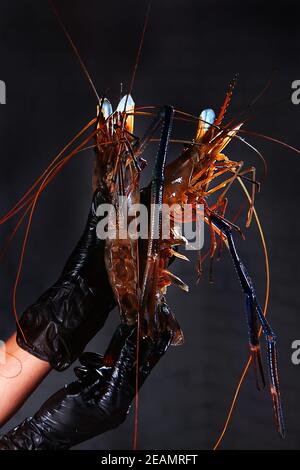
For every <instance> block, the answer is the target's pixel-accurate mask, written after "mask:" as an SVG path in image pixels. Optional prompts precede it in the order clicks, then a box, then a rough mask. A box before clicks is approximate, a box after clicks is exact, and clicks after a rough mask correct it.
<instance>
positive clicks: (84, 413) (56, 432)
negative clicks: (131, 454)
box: [0, 325, 171, 450]
mask: <svg viewBox="0 0 300 470" xmlns="http://www.w3.org/2000/svg"><path fill="white" fill-rule="evenodd" d="M170 340H171V335H170V333H168V332H164V333H162V334H161V335H160V337H159V338H158V339H157V340H156V341H155V342H153V341H151V340H149V339H140V347H139V351H140V354H139V386H140V387H141V386H142V385H143V383H144V381H145V379H146V378H147V377H148V375H149V374H150V372H151V370H152V369H153V367H154V366H155V364H156V363H157V362H158V361H159V359H160V358H161V356H162V355H163V354H164V352H165V351H166V349H167V348H168V346H169V344H170ZM81 364H82V366H81V367H79V368H77V369H75V373H76V375H77V378H78V380H77V381H76V382H73V383H71V384H70V385H68V386H66V387H64V388H63V389H61V390H60V391H58V392H57V393H56V394H54V395H53V396H52V397H51V398H50V399H49V400H48V401H47V402H46V403H45V404H44V405H43V406H42V407H41V409H40V410H39V411H38V413H36V414H35V416H34V417H33V418H29V419H27V420H25V421H24V422H23V423H22V424H21V425H19V426H17V427H16V428H15V429H13V430H12V431H10V432H9V433H8V434H6V435H5V436H3V437H2V438H1V439H0V450H63V449H69V448H70V447H72V446H74V445H76V444H79V443H80V442H83V441H85V440H87V439H90V438H92V437H94V436H97V435H99V434H102V433H104V432H106V431H108V430H110V429H113V428H115V427H117V426H119V425H120V424H121V423H122V422H123V421H124V420H125V418H126V416H127V413H128V411H129V407H130V404H131V402H132V400H133V399H134V396H135V391H136V389H135V381H136V367H135V366H136V327H132V326H127V325H120V326H119V327H118V329H117V330H116V333H115V335H114V337H113V339H112V341H111V343H110V345H109V348H108V350H107V351H106V354H105V356H104V358H103V357H101V356H99V355H98V354H94V353H84V354H83V355H82V357H81Z"/></svg>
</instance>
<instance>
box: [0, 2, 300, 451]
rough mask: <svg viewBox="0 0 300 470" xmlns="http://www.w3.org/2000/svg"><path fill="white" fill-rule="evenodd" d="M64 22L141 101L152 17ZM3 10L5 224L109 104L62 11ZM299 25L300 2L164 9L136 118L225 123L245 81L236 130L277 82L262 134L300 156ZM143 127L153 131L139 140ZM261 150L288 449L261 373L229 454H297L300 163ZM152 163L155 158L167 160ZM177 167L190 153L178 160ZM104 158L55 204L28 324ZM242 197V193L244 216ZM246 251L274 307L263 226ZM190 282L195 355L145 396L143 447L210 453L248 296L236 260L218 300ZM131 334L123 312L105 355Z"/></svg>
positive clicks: (259, 122) (118, 6)
mask: <svg viewBox="0 0 300 470" xmlns="http://www.w3.org/2000/svg"><path fill="white" fill-rule="evenodd" d="M57 7H58V8H59V10H60V12H61V15H62V18H63V19H64V21H65V23H66V24H67V26H68V28H69V30H70V32H71V34H72V36H73V38H74V40H75V42H76V44H77V45H78V48H79V49H80V51H81V54H82V56H83V57H84V60H85V62H86V64H87V66H88V69H89V71H90V73H91V75H92V76H93V78H94V81H95V84H96V86H97V88H98V89H99V92H100V93H102V92H103V91H104V90H106V89H107V88H110V91H109V92H108V94H109V96H110V97H111V99H112V101H113V102H114V103H115V102H116V98H117V96H118V94H119V84H120V82H123V85H124V89H126V87H128V83H129V80H130V73H131V70H132V65H133V62H134V57H135V54H136V50H137V45H138V40H139V36H140V32H141V29H142V24H143V18H144V15H145V11H146V7H147V3H146V2H144V1H137V0H128V1H126V2H122V1H116V2H102V1H101V2H100V1H96V0H85V1H83V0H75V1H74V0H73V1H70V0H57ZM0 8H1V14H0V58H1V59H0V60H1V67H0V71H1V72H0V79H1V80H4V81H5V82H6V86H7V104H6V105H3V106H1V107H0V155H1V157H0V158H1V166H0V188H1V191H0V209H1V213H4V212H5V211H6V210H8V209H9V208H10V207H11V205H12V204H13V203H14V202H15V201H16V199H17V197H18V196H19V195H21V194H22V192H24V190H25V189H26V188H27V187H28V185H29V183H31V182H32V180H33V179H34V178H35V177H37V176H38V174H39V173H40V172H41V170H42V168H44V167H45V166H46V164H47V163H48V162H49V161H50V159H51V157H53V156H54V155H55V154H56V153H57V152H58V150H59V149H60V148H62V146H63V145H64V144H65V143H66V142H67V141H68V140H69V139H70V138H71V137H72V136H73V135H74V134H75V132H76V131H77V130H79V128H80V127H81V126H82V125H83V123H85V122H87V120H88V119H90V118H91V117H92V116H93V115H94V112H95V98H94V96H93V94H92V92H91V89H90V87H89V85H88V83H87V81H86V80H85V78H84V76H83V74H82V71H81V70H80V67H79V65H78V63H77V62H76V59H75V57H74V55H73V53H72V51H71V50H70V48H69V46H68V44H67V41H66V39H65V37H64V35H63V33H62V31H61V29H60V28H59V26H58V23H57V21H56V19H55V17H54V16H53V14H52V12H51V10H50V8H49V5H48V3H47V1H46V0H43V1H41V0H40V1H33V0H27V1H23V2H20V1H16V0H9V1H8V0H2V1H1V5H0ZM299 13H300V8H299V3H298V5H297V2H296V1H295V2H293V1H289V0H285V1H278V2H273V4H272V5H270V6H269V5H268V4H267V3H266V2H265V3H263V2H259V1H245V0H244V1H243V2H240V1H237V0H227V1H226V2H225V1H221V0H210V1H208V2H200V1H196V0H164V1H160V2H159V1H154V2H153V7H152V10H151V15H150V25H149V28H148V31H147V34H146V38H145V44H144V49H143V53H142V58H141V62H140V66H139V69H138V73H137V78H136V83H135V86H134V91H133V95H134V99H135V101H136V103H137V104H139V105H142V104H164V103H171V104H174V105H175V106H176V107H178V108H181V109H183V110H186V111H187V112H191V113H194V114H198V113H199V112H200V111H201V110H202V109H203V108H205V107H213V108H215V109H218V107H219V106H220V103H221V102H222V99H223V97H224V93H225V90H226V87H227V85H228V83H229V81H230V80H231V79H232V77H233V76H234V75H235V73H239V81H238V86H237V89H236V91H235V94H234V99H233V102H232V105H231V108H230V112H229V117H230V116H231V117H232V116H234V115H235V114H236V113H237V111H239V110H241V109H245V108H247V106H248V104H249V102H251V101H252V100H253V98H254V97H255V96H256V95H257V94H258V93H259V92H260V91H261V90H262V89H263V88H264V86H265V84H266V82H267V81H268V80H269V79H270V77H271V76H273V81H272V84H271V86H270V87H269V89H268V91H267V92H266V94H265V95H264V96H263V97H262V98H261V99H260V101H259V102H258V103H257V105H256V106H255V108H254V110H253V119H252V120H251V121H250V122H249V123H248V124H247V126H246V127H247V128H248V129H250V130H253V131H257V132H261V133H264V134H267V135H271V136H274V137H276V138H278V139H283V140H285V141H286V142H288V143H290V144H292V145H295V146H296V147H297V146H298V147H300V145H299V138H298V126H299V124H298V123H299V119H300V106H299V107H297V106H295V105H294V104H292V102H291V98H290V97H291V83H292V81H293V80H296V79H299V78H300V76H299V74H300V72H299V44H300V43H299ZM143 125H144V122H141V123H138V124H137V132H139V130H141V129H142V127H143ZM174 132H176V133H177V135H178V136H181V137H183V136H184V137H189V138H190V137H192V135H193V128H192V127H191V126H178V127H177V128H175V130H174ZM248 140H250V141H251V143H253V144H255V145H257V146H258V147H259V149H260V150H261V151H262V152H263V153H264V156H265V158H266V160H267V163H268V167H269V170H268V177H267V179H266V181H265V182H264V184H263V186H262V191H261V193H260V194H259V196H258V198H257V210H258V212H259V214H260V216H261V220H262V224H263V227H264V230H265V235H266V239H267V242H268V249H269V258H270V267H271V296H270V307H269V315H270V316H271V318H272V325H273V327H274V329H275V331H276V332H277V335H278V347H279V365H280V377H281V385H282V396H283V402H284V407H285V414H286V425H287V437H286V439H285V440H284V441H283V440H281V439H280V438H279V437H278V436H277V435H276V432H275V430H274V425H273V419H272V409H271V402H270V397H269V394H268V393H267V391H266V392H263V393H258V392H257V391H256V389H255V386H254V382H253V376H252V371H250V372H249V373H248V375H247V377H246V380H245V383H244V384H243V386H242V389H241V393H240V396H239V399H238V403H237V406H236V409H235V412H234V415H233V418H232V421H231V424H230V427H229V429H228V432H227V434H226V436H225V438H224V441H223V443H222V448H226V449H297V448H299V445H300V436H299V429H300V410H299V404H298V400H299V396H300V380H299V373H300V365H299V366H298V367H297V366H295V365H293V364H292V362H291V352H292V350H291V343H292V341H293V340H295V339H299V338H300V319H299V301H298V293H299V281H300V271H299V262H298V261H299V259H300V248H299V246H298V238H299V232H300V223H299V217H298V214H299V212H298V201H299V197H300V187H299V185H298V178H299V170H300V161H299V155H297V154H296V153H292V152H291V151H288V150H286V149H284V148H283V147H280V146H278V145H275V144H272V143H270V142H266V141H264V140H262V139H258V138H251V137H248ZM153 150H154V149H153ZM177 151H178V148H177ZM227 152H228V153H229V154H230V155H231V156H232V158H235V159H238V160H244V161H245V163H246V164H248V165H252V164H255V165H256V166H257V169H258V178H261V177H262V165H261V163H260V162H259V160H258V159H257V156H256V155H255V153H252V152H251V151H250V150H249V149H247V147H245V146H242V145H241V144H232V145H231V146H230V148H229V149H228V150H227ZM149 153H150V155H148V156H149V158H151V155H152V153H151V149H149ZM175 153H176V148H175V149H172V151H171V155H170V158H172V155H173V154H175ZM92 158H93V155H92V153H91V152H90V153H89V152H87V153H84V154H82V155H80V156H78V157H76V158H75V159H74V161H73V162H72V163H71V164H70V165H69V166H68V168H66V169H65V170H64V171H63V174H61V175H60V176H59V177H58V178H57V180H56V181H55V182H53V184H52V185H51V187H50V188H49V190H48V191H47V194H46V195H45V196H43V198H42V200H41V202H40V204H39V207H38V210H37V212H36V216H35V219H34V223H33V229H32V234H31V238H30V242H29V245H28V250H27V254H26V259H25V266H24V270H23V274H22V282H21V286H20V288H19V292H18V308H19V311H20V312H21V311H22V309H24V308H25V307H26V306H27V305H28V304H29V303H31V302H32V301H33V300H34V299H35V298H36V297H37V296H38V295H39V294H40V293H41V292H42V291H43V290H44V289H45V288H47V287H48V286H49V285H50V284H51V283H52V282H53V281H54V280H55V277H56V276H57V275H58V273H59V272H60V269H61V268H62V264H63V261H64V260H65V259H66V257H67V255H68V254H69V252H70V250H71V249H72V247H73V245H74V244H75V242H76V241H77V239H78V237H79V235H80V232H81V230H82V228H83V226H84V223H85V218H86V214H87V211H88V206H89V202H90V198H91V168H92ZM242 198H243V195H242V194H241V193H240V192H238V191H237V190H233V191H232V194H231V199H230V201H231V204H232V206H233V208H236V207H238V206H239V204H240V201H241V200H242ZM231 213H233V209H232V212H231ZM229 214H230V212H229ZM243 221H244V220H242V219H241V220H240V222H241V223H243ZM12 227H13V224H12V223H11V224H10V225H9V224H8V227H7V228H6V227H2V228H1V232H0V236H1V240H3V239H4V236H5V234H7V233H8V229H9V228H12ZM18 242H20V238H18V239H17V240H16V242H15V243H14V245H13V247H12V249H11V251H10V252H9V254H8V256H7V258H6V260H5V262H4V263H3V264H2V266H1V267H0V268H1V271H0V312H1V319H0V338H2V339H6V338H7V337H8V336H9V334H10V333H11V332H12V331H13V329H14V321H13V314H12V307H11V288H12V284H13V279H14V276H15V273H16V268H17V259H18V255H19V244H18ZM208 244H209V240H208V237H207V239H206V246H209V245H208ZM238 247H239V250H240V253H241V254H242V256H243V258H244V260H245V262H246V264H247V266H248V268H249V271H250V273H251V275H252V278H253V280H254V282H255V285H256V287H257V291H258V294H259V297H260V298H261V299H262V301H263V296H264V286H265V273H264V260H263V256H262V252H261V245H260V241H259V236H258V232H257V229H256V228H255V225H254V224H253V227H252V228H250V229H249V230H248V231H247V238H246V241H241V240H240V241H239V242H238ZM174 270H175V271H176V273H178V274H179V275H180V276H181V277H182V278H183V279H184V280H186V282H188V283H189V284H190V286H191V292H190V294H188V295H187V294H185V293H183V292H181V291H179V292H178V291H177V290H176V289H175V288H171V289H170V290H169V303H170V305H171V306H172V308H173V309H174V311H175V312H176V314H177V317H178V319H179V320H180V323H181V325H182V327H183V329H184V332H185V336H186V344H185V345H184V346H182V347H180V348H177V349H176V348H173V349H172V350H171V351H170V352H169V353H168V354H167V356H166V357H165V358H164V359H163V361H162V362H161V363H160V364H159V367H158V368H157V369H156V370H155V371H154V372H153V375H152V377H151V379H150V380H149V382H148V383H147V384H146V386H145V388H144V389H143V391H142V392H141V410H140V431H139V443H140V447H141V448H159V449H164V448H166V449H176V448H182V449H184V448H187V449H188V448H200V449H209V448H211V447H212V445H213V443H214V441H215V440H216V438H217V436H218V434H219V432H220V430H221V428H222V425H223V422H224V419H225V417H226V412H227V410H228V407H229V402H230V399H231V397H232V395H233V392H234V388H235V386H236V384H237V382H238V378H239V375H240V373H241V370H242V368H243V365H244V364H245V361H246V359H247V356H248V349H247V348H248V346H247V330H246V323H245V318H244V305H243V297H242V295H241V293H240V289H239V284H238V281H237V279H236V276H235V273H234V271H233V267H232V265H231V261H230V258H229V256H228V254H227V253H224V256H223V257H222V259H221V261H220V262H219V263H217V265H216V266H215V273H214V285H213V286H211V285H209V282H208V276H207V270H206V272H205V275H204V278H203V281H202V282H201V283H200V284H199V285H197V286H196V285H195V282H194V281H195V272H194V269H193V266H192V264H188V263H177V265H176V266H175V267H174ZM117 322H118V318H117V314H116V312H114V313H113V314H112V315H111V318H110V320H109V321H108V323H107V326H106V327H105V329H104V330H103V331H102V332H101V333H100V334H99V335H98V336H97V337H96V338H95V339H94V340H93V342H92V344H91V345H90V349H92V350H98V351H103V349H104V347H105V345H106V344H107V342H108V340H109V337H110V335H111V333H112V331H113V329H114V327H115V325H116V324H117ZM71 377H72V372H71V371H68V372H66V373H61V374H59V373H56V372H53V373H51V374H50V376H49V377H48V378H47V379H46V380H45V382H44V383H43V384H42V385H41V386H40V387H39V389H38V390H37V391H36V392H35V393H34V395H33V396H32V397H31V398H30V399H29V400H28V402H27V403H26V404H25V405H24V406H23V408H22V409H21V410H20V411H19V412H18V413H17V415H16V416H15V418H14V419H13V420H11V422H10V423H8V425H7V426H5V427H4V428H3V431H5V430H6V429H8V428H11V427H12V426H13V425H15V424H16V423H18V422H19V421H20V420H22V419H23V418H24V417H26V416H28V415H30V414H32V413H33V412H34V411H35V410H36V409H37V407H38V406H39V404H41V403H42V402H43V400H44V399H45V398H46V397H48V396H49V394H50V393H52V392H53V391H55V390H56V389H58V388H59V387H60V386H61V385H62V384H64V383H66V382H68V381H69V380H70V378H71ZM132 429H133V426H132V413H131V414H130V416H129V418H128V420H127V422H126V423H125V424H123V425H122V426H121V427H120V428H119V429H117V430H115V431H113V432H111V433H107V434H106V435H103V436H101V437H99V438H96V439H94V440H92V441H91V442H87V443H85V444H83V445H81V446H79V448H82V449H106V448H111V449H116V448H131V446H132Z"/></svg>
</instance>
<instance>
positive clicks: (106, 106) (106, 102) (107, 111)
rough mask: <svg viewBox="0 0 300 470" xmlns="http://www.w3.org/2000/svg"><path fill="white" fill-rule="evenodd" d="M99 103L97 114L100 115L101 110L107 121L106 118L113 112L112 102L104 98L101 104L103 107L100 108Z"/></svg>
mask: <svg viewBox="0 0 300 470" xmlns="http://www.w3.org/2000/svg"><path fill="white" fill-rule="evenodd" d="M99 108H100V107H99V105H98V106H97V116H99V112H101V114H102V116H103V118H104V120H105V121H106V119H108V118H109V116H110V115H111V114H112V112H113V110H112V105H111V103H110V101H109V100H108V99H107V98H104V100H103V101H102V104H101V109H99Z"/></svg>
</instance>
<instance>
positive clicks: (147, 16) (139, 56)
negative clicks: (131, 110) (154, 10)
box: [124, 0, 152, 109]
mask: <svg viewBox="0 0 300 470" xmlns="http://www.w3.org/2000/svg"><path fill="white" fill-rule="evenodd" d="M151 5H152V0H149V3H148V7H147V12H146V16H145V20H144V26H143V31H142V35H141V39H140V43H139V48H138V52H137V55H136V59H135V63H134V67H133V70H132V75H131V81H130V85H129V92H128V94H127V97H126V103H125V107H124V109H126V106H127V100H128V95H131V93H132V89H133V85H134V81H135V77H136V71H137V68H138V65H139V61H140V58H141V53H142V49H143V44H144V39H145V34H146V30H147V26H148V23H149V16H150V11H151Z"/></svg>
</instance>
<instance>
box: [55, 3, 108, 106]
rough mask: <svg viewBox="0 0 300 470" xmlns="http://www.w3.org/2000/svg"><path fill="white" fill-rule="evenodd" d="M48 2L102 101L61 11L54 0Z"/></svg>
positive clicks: (98, 98)
mask: <svg viewBox="0 0 300 470" xmlns="http://www.w3.org/2000/svg"><path fill="white" fill-rule="evenodd" d="M48 2H49V4H50V6H51V9H52V11H53V13H54V15H55V16H56V18H57V20H58V22H59V25H60V26H61V28H62V30H63V32H64V34H65V36H66V38H67V40H68V42H69V44H70V46H71V47H72V49H73V51H74V52H75V55H76V57H77V59H78V61H79V63H80V65H81V68H82V70H83V73H84V75H85V76H86V78H87V80H88V82H89V84H90V85H91V87H92V90H93V92H94V94H95V96H96V98H97V101H98V102H99V103H100V96H99V94H98V92H97V89H96V87H95V85H94V82H93V80H92V78H91V75H90V73H89V71H88V69H87V67H86V65H85V63H84V62H83V60H82V58H81V55H80V53H79V51H78V48H77V47H76V45H75V43H74V41H73V39H72V38H71V35H70V33H69V31H68V30H67V28H66V26H65V24H64V22H63V21H62V19H61V17H60V15H59V13H58V11H57V8H56V6H55V5H54V3H53V1H52V0H48Z"/></svg>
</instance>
